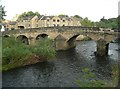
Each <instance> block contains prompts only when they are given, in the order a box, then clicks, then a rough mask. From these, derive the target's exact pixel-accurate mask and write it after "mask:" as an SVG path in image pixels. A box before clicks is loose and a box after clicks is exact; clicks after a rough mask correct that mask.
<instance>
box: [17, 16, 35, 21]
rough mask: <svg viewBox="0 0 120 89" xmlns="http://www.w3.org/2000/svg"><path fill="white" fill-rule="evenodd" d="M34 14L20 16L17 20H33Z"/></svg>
mask: <svg viewBox="0 0 120 89" xmlns="http://www.w3.org/2000/svg"><path fill="white" fill-rule="evenodd" d="M33 17H34V16H25V17H23V18H18V19H17V21H19V20H31V19H32V18H33Z"/></svg>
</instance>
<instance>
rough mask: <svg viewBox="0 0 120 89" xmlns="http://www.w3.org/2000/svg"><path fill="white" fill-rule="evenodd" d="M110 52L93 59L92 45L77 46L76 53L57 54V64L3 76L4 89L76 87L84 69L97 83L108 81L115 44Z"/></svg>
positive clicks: (29, 68)
mask: <svg viewBox="0 0 120 89" xmlns="http://www.w3.org/2000/svg"><path fill="white" fill-rule="evenodd" d="M109 48H110V50H109V55H108V56H106V57H102V58H101V57H96V56H95V55H94V52H95V51H96V44H95V42H93V41H86V42H78V44H77V47H76V48H75V49H71V50H68V51H58V52H57V55H56V60H49V61H48V62H44V63H38V64H35V65H30V66H25V67H22V68H17V69H13V70H10V71H7V72H3V86H12V87H20V86H22V87H77V84H76V82H75V81H76V80H78V79H81V76H82V75H83V74H84V73H83V72H82V69H83V68H89V69H90V70H91V71H92V72H93V73H95V75H96V76H97V78H99V79H102V80H105V81H111V76H112V66H113V65H115V64H116V62H117V60H118V58H117V57H118V56H117V53H118V51H117V50H116V49H117V45H116V44H114V43H111V44H110V46H109Z"/></svg>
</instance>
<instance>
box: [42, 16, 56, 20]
mask: <svg viewBox="0 0 120 89" xmlns="http://www.w3.org/2000/svg"><path fill="white" fill-rule="evenodd" d="M53 17H54V16H42V18H41V20H46V19H47V18H50V19H52V18H53Z"/></svg>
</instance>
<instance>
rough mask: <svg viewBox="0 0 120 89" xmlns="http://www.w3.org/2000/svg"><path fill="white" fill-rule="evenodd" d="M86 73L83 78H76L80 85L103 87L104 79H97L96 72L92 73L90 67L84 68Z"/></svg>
mask: <svg viewBox="0 0 120 89" xmlns="http://www.w3.org/2000/svg"><path fill="white" fill-rule="evenodd" d="M82 71H83V73H84V75H83V76H82V79H81V80H76V83H77V84H78V85H79V86H80V87H103V86H104V84H105V83H104V81H102V80H97V79H96V76H95V74H94V73H92V72H91V71H90V70H89V68H84V69H83V70H82ZM83 80H84V81H83Z"/></svg>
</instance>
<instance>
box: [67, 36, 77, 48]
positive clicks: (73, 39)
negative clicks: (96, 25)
mask: <svg viewBox="0 0 120 89" xmlns="http://www.w3.org/2000/svg"><path fill="white" fill-rule="evenodd" d="M78 36H79V34H76V35H74V36H73V37H71V38H70V39H69V40H68V41H67V43H68V44H69V45H70V46H72V45H74V43H75V42H76V38H77V37H78Z"/></svg>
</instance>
